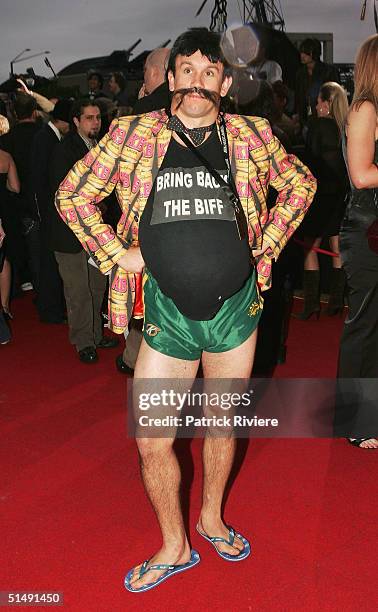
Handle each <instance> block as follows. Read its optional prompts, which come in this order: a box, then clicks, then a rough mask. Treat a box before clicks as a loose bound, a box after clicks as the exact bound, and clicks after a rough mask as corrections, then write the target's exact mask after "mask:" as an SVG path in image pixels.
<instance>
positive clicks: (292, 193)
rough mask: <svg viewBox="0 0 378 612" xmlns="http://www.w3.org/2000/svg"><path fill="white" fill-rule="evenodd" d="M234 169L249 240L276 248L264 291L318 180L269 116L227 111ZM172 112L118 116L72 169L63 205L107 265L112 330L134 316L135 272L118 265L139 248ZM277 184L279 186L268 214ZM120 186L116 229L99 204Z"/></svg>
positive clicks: (59, 201) (261, 264) (262, 262)
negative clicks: (269, 199) (284, 141)
mask: <svg viewBox="0 0 378 612" xmlns="http://www.w3.org/2000/svg"><path fill="white" fill-rule="evenodd" d="M225 120H226V128H227V137H228V143H229V149H230V158H231V167H232V172H233V176H234V179H235V184H236V188H237V190H238V193H239V197H240V201H241V203H242V206H243V209H244V212H245V215H246V218H247V221H248V229H249V243H250V246H251V247H252V246H253V247H254V248H257V249H258V248H260V247H261V245H262V240H263V237H264V240H265V241H266V242H267V243H268V244H269V248H268V250H267V251H266V252H265V253H264V255H263V256H261V257H259V258H258V259H257V261H256V265H257V273H258V282H259V286H260V288H261V289H262V290H265V289H268V288H269V287H270V283H271V263H272V259H277V257H278V255H279V253H280V252H281V251H282V249H283V247H284V246H285V244H286V242H287V241H288V239H289V238H290V237H291V236H292V234H293V233H294V232H295V230H296V229H297V227H298V226H299V224H300V223H301V221H302V219H303V217H304V214H305V212H306V210H307V208H308V207H309V205H310V203H311V201H312V199H313V197H314V194H315V191H316V181H315V179H314V177H313V176H312V174H311V173H310V172H309V170H308V169H307V168H306V166H304V165H303V164H302V162H301V161H299V159H297V158H296V157H295V156H294V155H288V154H287V153H286V151H285V149H284V148H283V146H282V145H281V143H280V142H279V140H277V138H276V137H275V136H274V135H273V134H272V130H271V127H270V125H269V123H268V121H266V120H265V119H261V118H258V117H242V116H240V115H225ZM167 121H168V117H167V115H166V114H165V112H164V111H155V112H151V113H148V114H144V115H138V116H130V117H121V118H119V119H115V120H114V121H113V122H112V124H111V126H110V129H109V132H108V133H107V134H106V135H105V136H104V138H103V139H102V140H101V141H100V142H99V143H98V145H97V146H96V147H95V148H93V149H91V151H89V152H88V154H87V155H86V156H85V157H84V158H83V159H82V160H80V161H78V162H77V163H76V164H75V165H74V167H73V168H72V169H71V170H70V172H69V173H68V174H67V176H66V178H65V179H64V181H63V182H62V183H61V184H60V186H59V189H58V191H57V193H56V198H55V204H56V207H57V209H58V211H59V213H60V215H61V217H62V218H63V220H64V221H65V222H66V223H67V224H68V226H69V227H70V228H71V230H72V231H73V232H74V233H75V234H76V236H77V238H78V239H79V240H80V242H81V243H82V245H83V247H84V248H85V249H86V251H87V252H88V253H89V254H90V255H91V256H92V258H93V259H94V260H95V261H96V263H97V265H98V266H99V268H100V270H101V271H102V272H103V273H104V274H106V273H108V272H109V271H110V291H109V313H110V328H111V329H112V330H113V331H114V332H116V333H122V332H123V331H124V330H125V329H126V328H127V325H128V322H129V320H130V318H131V313H132V308H133V303H134V298H135V282H134V274H130V273H127V272H126V271H125V270H123V269H122V268H121V267H120V266H118V265H116V264H117V262H118V260H119V258H120V257H122V255H124V254H125V252H126V249H127V248H128V247H129V246H131V245H133V246H135V245H138V226H139V219H140V217H141V215H142V213H143V210H144V207H145V205H146V202H147V198H148V196H149V194H150V192H151V189H152V186H153V183H154V180H155V177H156V176H157V173H158V170H159V168H160V166H161V163H162V161H163V159H164V156H165V153H166V151H167V148H168V145H169V142H170V139H171V136H172V131H171V130H170V129H168V128H167V126H166V123H167ZM269 185H272V186H273V187H274V188H275V189H276V190H277V191H278V198H277V202H276V204H275V206H274V207H273V208H272V209H271V210H270V211H268V210H267V206H266V197H267V191H268V187H269ZM113 189H115V190H116V194H117V198H118V201H119V204H120V207H121V211H122V214H121V217H120V220H119V222H118V226H117V233H116V234H115V233H114V231H113V230H112V228H111V227H110V226H108V225H106V224H104V222H103V220H102V217H101V213H100V210H99V208H98V207H97V204H98V203H99V202H100V201H101V200H102V199H103V198H105V197H106V196H108V195H109V194H110V193H111V192H112V191H113Z"/></svg>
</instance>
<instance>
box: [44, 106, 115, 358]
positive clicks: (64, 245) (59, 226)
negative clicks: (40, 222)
mask: <svg viewBox="0 0 378 612" xmlns="http://www.w3.org/2000/svg"><path fill="white" fill-rule="evenodd" d="M71 115H72V121H73V129H72V130H71V131H70V132H69V133H68V134H67V136H66V137H65V138H64V139H63V140H62V142H60V143H59V144H58V145H57V146H56V147H55V149H54V151H53V154H52V159H51V166H50V178H51V188H52V191H53V192H55V191H56V190H57V188H58V186H59V184H60V183H61V181H62V180H63V179H64V177H65V176H66V174H67V173H68V171H69V170H70V169H71V168H72V166H73V165H74V164H75V163H76V162H77V161H78V160H80V159H82V158H83V157H85V156H86V155H87V154H89V152H90V150H91V149H92V148H93V147H94V146H95V145H96V144H97V142H96V139H97V136H98V134H99V131H100V127H101V112H100V109H99V107H98V106H97V105H96V104H95V103H94V102H91V101H90V100H89V99H86V100H78V101H77V102H75V103H74V105H73V107H72V113H71ZM89 214H90V213H89ZM49 223H50V226H49V227H50V246H51V248H52V249H53V250H54V252H55V258H56V261H57V262H58V267H59V272H60V275H61V277H62V280H63V287H64V296H65V298H66V305H67V318H68V326H69V335H70V342H71V344H74V345H75V346H76V350H77V351H78V354H79V359H80V361H82V362H83V363H95V362H96V361H97V359H98V356H97V351H96V348H112V347H114V346H117V344H118V340H116V339H113V338H110V337H105V336H103V333H102V320H101V306H102V301H103V298H104V293H105V289H106V277H105V276H104V275H103V274H102V273H101V272H100V271H99V270H98V268H97V267H96V266H95V265H92V264H91V263H90V261H88V256H87V254H86V252H85V251H84V249H83V247H82V245H81V243H80V242H79V240H78V239H77V238H76V236H75V234H74V233H73V232H72V231H71V230H70V229H69V228H68V226H67V225H66V224H65V223H64V221H63V220H62V219H61V217H60V216H59V214H58V212H57V210H56V209H55V208H53V205H51V206H50V207H49Z"/></svg>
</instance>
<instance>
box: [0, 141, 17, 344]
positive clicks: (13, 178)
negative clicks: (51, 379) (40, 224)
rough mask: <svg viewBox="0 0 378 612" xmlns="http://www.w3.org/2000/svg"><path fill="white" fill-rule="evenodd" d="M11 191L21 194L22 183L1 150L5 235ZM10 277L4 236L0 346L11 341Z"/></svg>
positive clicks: (0, 243) (0, 246) (0, 242)
mask: <svg viewBox="0 0 378 612" xmlns="http://www.w3.org/2000/svg"><path fill="white" fill-rule="evenodd" d="M9 191H13V192H15V193H19V191H20V182H19V180H18V175H17V170H16V166H15V163H14V161H13V159H12V157H11V156H10V155H9V153H6V152H5V151H2V150H1V149H0V219H1V220H2V228H3V229H4V230H5V234H6V231H7V225H6V218H7V216H8V215H9V211H8V210H7V207H8V206H9V202H8V193H9ZM1 234H2V232H1ZM10 275H11V271H10V264H9V261H8V259H7V252H6V237H5V239H4V237H3V234H2V235H1V236H0V297H1V303H0V344H6V343H7V342H9V339H10V334H9V330H8V327H7V325H6V323H5V319H4V312H5V314H6V315H8V314H9V293H10V283H11V277H10Z"/></svg>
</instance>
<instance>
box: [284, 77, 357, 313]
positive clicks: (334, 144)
mask: <svg viewBox="0 0 378 612" xmlns="http://www.w3.org/2000/svg"><path fill="white" fill-rule="evenodd" d="M316 112H317V118H316V119H314V120H313V121H312V122H311V123H310V124H309V132H308V138H307V143H306V149H307V158H308V165H309V167H310V168H311V171H312V172H313V174H314V175H315V176H316V178H317V179H318V189H317V192H316V195H315V198H314V201H313V204H312V206H311V207H310V210H309V212H308V214H307V215H306V217H305V220H304V222H303V224H302V232H303V235H304V242H305V249H306V250H305V258H304V278H303V288H304V309H303V312H301V313H299V314H297V315H294V316H296V317H297V318H299V319H303V320H304V319H309V318H310V317H311V316H312V315H313V314H315V315H316V316H317V317H319V314H320V275H319V261H318V256H317V253H316V252H315V251H313V250H311V249H312V248H313V247H319V246H320V243H321V241H322V239H323V238H328V239H329V245H330V248H331V250H332V251H333V252H334V253H335V254H336V253H337V254H338V253H339V237H338V234H339V230H340V224H341V220H342V218H343V216H344V210H345V196H346V193H347V190H348V186H349V185H348V175H347V171H346V167H345V162H344V159H343V154H342V147H341V134H342V131H343V128H344V123H345V120H346V116H347V113H348V98H347V95H346V92H345V90H344V89H343V87H341V85H339V84H338V83H334V82H329V83H324V84H323V85H322V86H321V88H320V92H319V95H318V100H317V105H316ZM332 264H333V270H332V277H331V288H330V297H329V302H328V308H327V314H329V315H334V314H336V313H338V312H340V311H341V310H342V308H343V306H344V288H345V274H344V272H343V270H342V269H341V261H340V257H338V256H337V257H333V258H332Z"/></svg>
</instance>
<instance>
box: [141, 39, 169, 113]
mask: <svg viewBox="0 0 378 612" xmlns="http://www.w3.org/2000/svg"><path fill="white" fill-rule="evenodd" d="M169 52H170V49H167V48H165V47H164V48H163V47H159V48H158V49H154V50H153V51H151V53H150V54H149V55H147V58H146V61H145V64H144V77H143V85H142V87H141V90H140V92H139V100H137V102H136V103H135V106H134V109H133V114H134V115H140V114H142V113H150V112H151V111H154V110H160V109H161V108H167V107H168V106H169V105H170V97H169V89H168V83H167V81H166V78H165V73H166V70H167V64H168V57H169Z"/></svg>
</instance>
